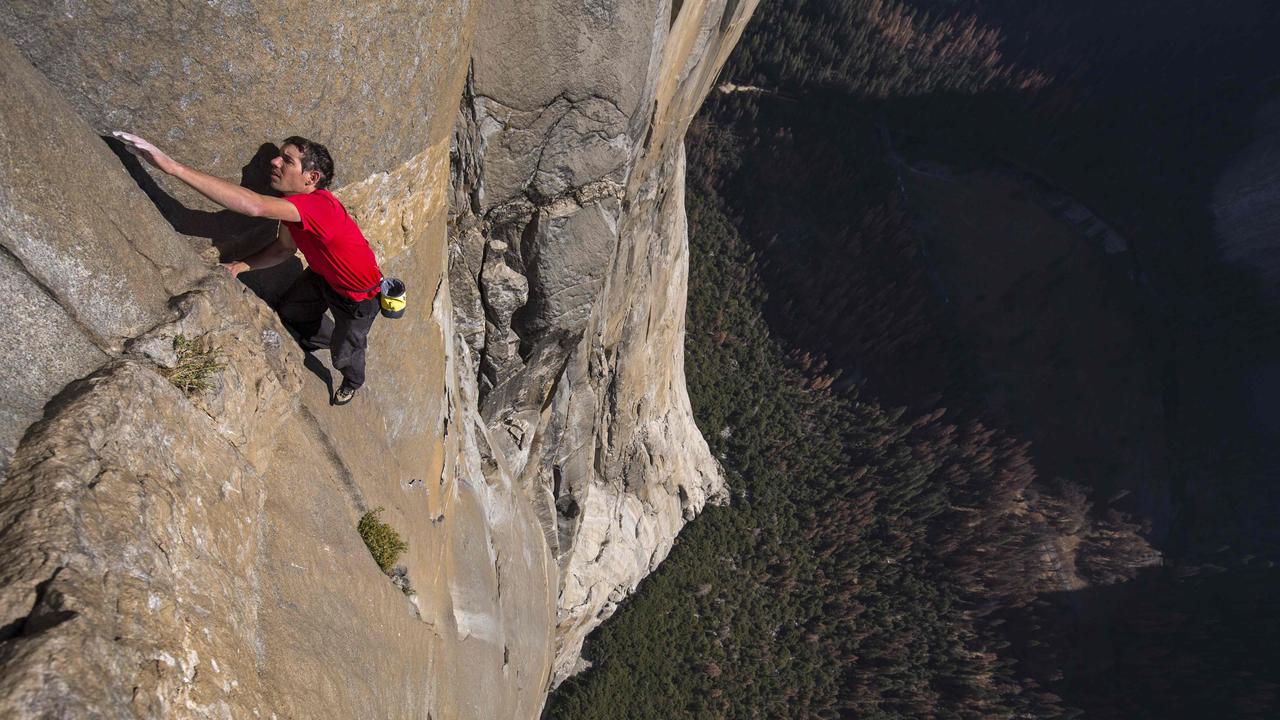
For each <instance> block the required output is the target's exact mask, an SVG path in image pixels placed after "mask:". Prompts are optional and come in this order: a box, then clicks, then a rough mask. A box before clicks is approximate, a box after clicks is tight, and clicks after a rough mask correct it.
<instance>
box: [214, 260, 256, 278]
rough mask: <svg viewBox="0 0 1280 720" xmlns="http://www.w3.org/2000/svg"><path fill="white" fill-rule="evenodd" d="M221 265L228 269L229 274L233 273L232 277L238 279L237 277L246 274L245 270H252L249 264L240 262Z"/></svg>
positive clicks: (233, 261) (235, 261)
mask: <svg viewBox="0 0 1280 720" xmlns="http://www.w3.org/2000/svg"><path fill="white" fill-rule="evenodd" d="M220 264H221V265H222V267H224V268H226V269H227V272H229V273H231V277H236V276H237V275H239V274H240V273H242V272H244V271H245V270H249V269H250V267H249V265H248V264H247V263H244V262H241V261H239V260H232V261H231V262H226V263H220Z"/></svg>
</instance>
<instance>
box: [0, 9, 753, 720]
mask: <svg viewBox="0 0 1280 720" xmlns="http://www.w3.org/2000/svg"><path fill="white" fill-rule="evenodd" d="M754 4H755V3H754V2H751V1H750V0H744V1H743V2H736V1H734V0H707V1H705V2H696V1H693V0H686V1H685V2H682V3H678V4H677V6H676V8H675V9H673V6H672V4H671V3H670V2H669V1H668V0H662V1H659V0H643V1H642V2H637V3H627V2H613V1H612V0H603V1H600V0H593V1H592V2H588V3H585V4H584V3H577V2H568V1H567V0H546V1H545V2H543V1H541V0H540V1H539V2H536V3H523V2H521V3H517V2H512V1H511V0H492V1H491V2H484V3H478V2H472V1H470V0H417V1H414V2H408V1H403V0H402V1H399V2H390V3H371V2H369V3H366V2H358V3H338V4H328V5H324V6H317V5H315V4H313V3H298V2H289V1H287V0H243V1H238V2H217V3H175V2H172V1H171V0H165V1H161V0H152V1H150V2H116V1H113V0H84V1H83V2H76V3H70V4H66V3H63V4H56V5H51V4H48V3H42V2H28V1H26V0H15V1H14V2H8V3H5V4H3V5H2V6H0V31H3V33H4V34H5V35H7V36H8V39H9V40H11V41H12V45H11V44H10V43H9V41H8V40H4V39H0V78H2V80H3V83H4V87H5V90H6V93H5V96H4V98H3V99H0V114H2V119H3V124H0V154H2V155H0V160H2V162H0V219H3V220H4V223H3V227H0V245H2V246H3V251H2V252H0V283H2V284H3V285H4V286H5V288H6V289H8V290H9V294H8V296H9V297H10V298H11V302H10V304H9V305H7V306H6V307H5V308H4V309H3V310H0V314H2V315H3V318H2V321H0V335H2V336H3V339H4V342H3V344H2V345H0V357H2V358H3V359H4V360H5V362H4V363H3V367H4V370H3V372H4V373H7V375H5V377H4V379H5V382H6V384H7V386H9V387H10V388H12V391H11V392H10V394H9V395H8V397H7V398H6V402H5V403H4V404H3V406H0V448H2V449H3V453H2V454H0V469H3V470H4V476H3V479H0V581H2V582H0V612H2V613H3V615H2V616H0V715H3V716H5V717H14V718H24V717H30V718H35V717H94V716H103V717H199V718H204V717H217V718H224V717H236V718H239V717H272V716H275V717H343V718H345V717H387V718H394V717H417V718H421V717H437V718H445V717H447V718H495V717H502V718H507V717H535V716H536V715H537V714H538V712H539V710H540V708H541V705H542V702H543V700H544V698H545V693H546V690H547V689H548V687H550V686H551V685H553V684H554V683H555V682H558V681H559V680H560V679H562V678H563V677H565V676H566V675H567V674H569V673H570V672H572V671H573V670H574V669H575V668H576V667H577V657H578V652H579V649H580V647H581V644H582V640H583V637H584V636H585V635H586V633H587V632H589V631H590V629H591V628H593V627H595V626H596V625H597V624H598V623H599V622H601V621H602V620H603V619H604V618H605V617H607V616H608V615H609V614H610V613H611V612H612V611H613V609H614V608H615V607H616V605H617V603H618V602H619V601H620V600H621V599H622V597H624V596H625V595H626V594H627V593H629V592H631V591H632V590H633V589H634V588H635V586H636V584H637V583H638V582H639V581H640V579H641V578H642V577H643V576H644V574H645V573H647V572H649V571H650V570H651V569H652V568H653V567H654V566H655V565H656V564H657V563H659V562H660V561H661V560H662V558H663V557H665V555H666V554H667V552H668V551H669V550H670V547H671V543H672V541H673V539H674V537H675V535H676V533H677V532H678V531H679V529H680V527H681V526H682V525H683V523H684V522H685V521H687V520H688V519H689V518H691V517H692V516H693V515H694V514H696V513H697V512H698V511H699V510H700V509H701V508H702V507H703V505H704V504H705V503H706V502H707V501H709V500H711V499H714V498H716V497H718V496H719V495H720V494H721V493H722V492H723V481H722V479H721V477H720V474H719V470H718V468H717V466H716V464H715V462H714V460H713V459H712V458H711V457H710V456H709V454H708V452H707V448H706V444H705V443H704V442H703V441H702V439H701V437H700V436H699V434H698V432H697V429H696V428H695V427H694V425H693V421H692V416H691V413H690V410H689V405H688V399H687V395H686V393H685V389H684V376H683V367H682V357H683V350H682V345H683V323H684V296H685V283H686V268H687V258H686V256H685V253H686V248H687V244H686V242H685V227H684V214H683V194H682V192H683V155H682V149H681V138H682V136H683V132H684V129H685V127H686V125H687V123H688V120H689V119H690V118H691V117H692V115H693V113H694V112H695V111H696V107H697V104H698V103H699V102H700V101H701V98H702V97H703V96H704V95H705V93H706V91H707V90H708V89H709V87H710V84H711V81H712V80H713V78H714V76H715V74H716V72H717V71H718V68H719V67H720V64H721V63H722V62H723V60H724V58H725V56H726V55H727V53H728V51H729V49H730V48H731V46H732V44H733V42H734V41H735V40H736V38H737V36H738V34H739V33H740V31H741V26H742V24H743V22H744V21H745V19H746V17H747V16H748V15H749V14H750V12H751V10H752V8H753V7H754ZM460 105H461V112H459V106H460ZM113 129H129V130H132V131H135V132H138V133H139V134H141V135H143V136H144V137H149V138H150V139H153V140H154V141H156V142H157V143H158V144H159V145H160V146H161V147H162V148H164V149H166V150H168V151H169V152H171V154H173V155H174V156H175V157H177V158H178V159H179V160H182V161H184V162H187V163H188V164H191V165H193V166H195V167H198V168H200V169H203V170H206V171H210V172H212V173H213V174H215V175H218V176H221V177H225V178H229V179H238V180H239V181H240V182H241V184H243V185H245V186H246V187H251V188H260V187H261V183H262V182H263V176H262V170H263V167H264V163H265V161H266V160H268V159H269V158H270V157H271V152H272V149H271V147H270V146H269V145H264V143H268V142H270V141H273V140H274V141H278V140H279V139H280V138H282V137H283V136H286V135H290V134H302V135H306V136H310V137H312V138H314V139H317V140H320V141H322V142H325V143H326V144H328V145H329V146H330V148H331V150H332V151H333V153H334V155H335V158H336V160H337V165H338V178H337V185H338V187H337V188H336V192H337V194H338V195H339V196H340V197H341V198H342V199H343V201H344V203H345V204H346V205H347V207H348V209H349V210H350V211H351V212H352V214H353V215H354V216H355V217H356V219H357V220H358V221H359V223H360V224H361V226H362V228H364V230H365V232H366V235H367V236H368V237H369V238H370V240H371V242H372V243H373V245H374V248H375V252H376V253H377V255H378V258H379V262H380V263H381V265H382V267H383V269H384V271H386V272H387V273H388V274H392V275H397V276H399V277H402V278H404V279H405V280H406V281H407V282H408V285H409V287H410V298H411V310H410V313H409V314H408V315H407V316H406V317H405V318H404V319H402V320H398V321H395V322H389V321H379V323H378V324H377V325H375V330H374V333H373V337H372V340H371V349H370V381H369V383H368V384H367V385H366V389H365V390H364V391H362V393H361V395H360V396H359V397H358V399H357V401H356V402H355V403H353V404H352V405H351V406H348V407H345V408H334V407H331V406H329V404H328V392H329V389H328V388H327V387H326V380H325V378H326V377H328V378H329V381H330V382H331V381H332V377H331V374H330V373H329V371H328V368H327V367H325V365H324V363H323V360H324V359H325V357H326V356H325V355H324V354H323V353H321V354H320V356H319V357H318V358H304V356H303V354H302V353H301V352H300V351H299V350H298V349H297V348H296V346H295V345H294V344H293V343H292V342H291V341H290V339H289V337H288V335H287V333H286V332H285V330H284V328H283V327H282V326H281V325H280V324H279V322H278V320H277V319H276V317H275V316H274V314H273V313H272V312H271V310H270V308H269V307H268V305H267V304H265V303H264V300H266V301H269V300H270V299H271V298H272V297H274V296H275V294H276V293H278V292H279V290H280V288H281V287H283V283H287V282H288V281H289V279H290V277H291V276H292V275H293V274H296V273H297V272H298V271H299V269H300V268H299V266H298V265H297V264H296V263H294V264H292V265H291V266H282V267H281V268H279V269H277V270H273V271H264V272H262V273H253V274H250V275H248V276H245V277H244V280H245V283H243V284H242V283H239V282H236V281H233V280H232V279H230V278H229V277H228V276H226V274H225V273H224V272H223V271H221V270H220V269H219V268H217V266H216V265H215V264H214V261H215V260H216V259H218V258H221V259H228V258H231V257H244V256H246V255H248V254H251V253H252V252H255V251H256V250H257V249H259V248H260V247H262V246H263V245H264V244H265V243H266V242H269V241H270V238H271V237H272V235H273V232H274V227H273V226H272V225H271V224H270V223H264V222H260V221H252V220H246V219H244V218H240V217H238V216H235V215H234V214H232V213H227V212H225V211H219V210H218V209H217V208H215V207H212V206H210V205H209V204H208V203H207V202H205V201H204V200H203V199H202V198H199V197H198V196H196V195H195V194H193V193H191V192H190V191H189V190H187V189H186V188H184V187H182V186H180V185H177V184H175V183H173V182H171V181H170V180H169V179H168V178H165V177H159V176H156V175H155V174H153V173H149V172H148V171H147V170H145V169H143V168H141V167H140V166H138V165H137V164H136V162H132V161H131V159H130V158H128V157H117V156H116V155H113V154H112V152H111V150H110V149H109V147H108V146H107V144H105V143H104V142H103V141H102V139H101V138H100V137H98V136H99V135H104V134H106V133H107V132H109V131H110V130H113ZM246 285H248V287H247V288H246ZM250 290H252V291H253V292H250ZM255 295H256V296H255ZM178 337H182V338H184V339H187V340H191V341H194V342H195V343H196V344H197V345H199V346H201V347H204V348H208V349H211V350H214V351H216V353H217V356H218V359H219V363H220V367H219V368H218V370H217V371H216V372H215V373H214V374H213V375H212V376H211V377H210V384H211V387H210V389H209V390H208V391H207V392H203V393H195V394H191V395H187V394H184V393H182V392H181V391H179V390H178V389H177V388H175V387H174V386H173V385H172V384H170V383H169V382H166V380H165V375H166V373H167V372H168V371H169V369H171V368H172V367H173V366H174V364H175V363H176V362H177V360H178V358H177V354H176V352H175V349H174V348H175V344H174V343H175V339H176V338H178ZM377 507H382V508H384V513H383V517H384V519H385V520H387V521H389V522H390V523H391V524H392V525H393V526H395V527H396V528H398V529H399V530H400V532H401V533H402V534H403V535H404V537H405V539H407V540H408V543H409V551H408V552H407V553H406V555H405V557H404V558H403V559H402V563H403V566H404V568H405V571H406V572H407V575H408V578H409V582H410V583H411V584H412V585H413V587H414V588H415V590H416V591H417V592H416V595H413V596H411V597H410V596H406V595H405V594H403V593H402V592H401V591H400V590H399V589H398V588H397V587H396V586H395V585H393V584H392V583H391V581H390V580H389V579H388V578H387V577H386V576H385V575H383V574H382V573H381V572H380V571H379V569H378V568H377V566H376V565H375V564H374V563H373V561H372V560H371V558H370V557H369V555H368V553H367V551H366V550H365V548H364V547H363V545H362V543H361V541H360V539H359V537H358V536H357V535H356V533H355V530H354V529H355V525H356V523H357V521H358V519H359V518H360V516H361V515H362V514H363V513H364V512H365V511H367V510H370V509H373V508H377ZM557 599H558V606H557ZM557 607H558V609H557ZM477 687H484V688H486V691H485V692H476V691H475V690H476V688H477Z"/></svg>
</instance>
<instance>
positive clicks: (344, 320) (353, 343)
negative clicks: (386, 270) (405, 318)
mask: <svg viewBox="0 0 1280 720" xmlns="http://www.w3.org/2000/svg"><path fill="white" fill-rule="evenodd" d="M326 297H327V299H328V301H329V309H330V310H331V311H332V312H333V319H334V327H333V341H332V343H331V344H330V347H329V353H330V354H329V358H330V364H332V365H333V369H334V370H337V371H338V372H341V373H342V385H343V386H344V387H346V388H347V389H349V390H352V391H355V390H359V389H360V386H361V385H364V356H365V348H366V347H367V346H368V343H369V330H370V329H371V328H372V327H373V321H374V319H376V318H377V317H378V299H377V298H376V297H373V298H369V299H368V300H361V301H360V302H352V301H350V300H347V299H346V298H341V297H338V296H337V295H336V294H335V293H333V291H331V290H330V291H328V292H327V293H326Z"/></svg>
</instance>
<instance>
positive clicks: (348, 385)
mask: <svg viewBox="0 0 1280 720" xmlns="http://www.w3.org/2000/svg"><path fill="white" fill-rule="evenodd" d="M114 135H115V137H116V138H117V139H119V140H120V141H121V142H122V143H124V144H125V146H126V147H127V148H128V149H129V151H130V152H132V153H133V154H135V155H138V156H139V157H141V158H143V159H144V160H146V161H147V162H148V163H150V164H151V165H153V166H155V167H156V168H157V169H159V170H160V171H162V172H165V173H167V174H169V175H172V176H173V177H175V178H177V179H178V180H181V181H182V182H184V183H186V184H187V185H190V186H191V187H192V188H193V189H194V190H196V191H197V192H199V193H200V194H201V195H204V196H205V197H207V198H209V199H210V200H212V201H214V202H215V203H218V204H219V205H221V206H223V207H225V208H227V209H228V210H233V211H235V212H238V213H243V214H245V215H249V216H252V217H263V218H271V219H273V220H279V221H280V229H279V231H278V232H277V234H276V239H275V241H274V242H273V243H272V244H271V245H268V246H267V247H266V248H265V249H264V250H262V251H261V252H258V253H256V254H254V255H250V256H249V257H247V258H245V259H243V260H235V261H232V262H227V263H222V266H223V267H225V268H226V269H227V271H228V272H230V273H231V276H232V277H235V276H237V275H239V274H240V273H242V272H246V271H249V270H261V269H263V268H269V267H272V266H274V265H279V264H280V263H282V262H284V261H285V260H288V259H289V258H291V257H293V256H294V253H296V252H297V251H299V250H301V251H302V256H303V257H304V258H305V259H306V261H307V269H306V270H305V271H304V272H303V273H302V275H301V276H300V277H299V278H298V279H297V281H296V282H294V283H293V285H292V286H291V287H290V288H289V289H288V290H287V291H286V292H285V294H284V295H283V296H282V297H281V299H280V300H279V302H277V303H276V307H275V310H276V312H277V313H278V314H279V315H280V319H281V320H282V321H283V322H284V324H285V326H286V327H288V328H289V330H290V332H292V333H294V334H295V337H297V339H298V343H299V344H300V345H301V346H302V348H303V349H304V350H307V351H312V350H319V349H324V348H328V350H329V353H330V358H331V364H332V365H333V368H334V369H335V370H337V371H339V372H341V373H342V384H341V385H339V386H338V389H337V390H336V391H334V394H333V404H335V405H345V404H347V403H349V402H351V399H352V398H353V397H354V396H355V394H356V391H357V390H359V389H360V386H362V385H363V384H364V381H365V375H364V369H365V368H364V365H365V348H366V346H367V344H368V339H369V329H370V328H371V327H372V326H373V321H374V319H375V318H376V317H377V316H378V309H379V306H378V290H379V288H380V287H381V283H382V272H381V270H379V269H378V262H377V260H376V259H375V258H374V255H373V249H372V248H370V247H369V242H368V241H367V240H365V237H364V234H363V233H361V232H360V228H359V227H357V226H356V223H355V220H353V219H352V218H351V215H350V214H349V213H348V212H347V210H346V208H344V207H343V206H342V203H341V202H339V201H338V198H336V197H334V195H333V193H331V192H329V191H328V190H327V189H326V188H327V187H328V186H329V183H330V182H331V181H332V180H333V158H332V157H331V156H330V155H329V151H328V149H326V148H325V146H323V145H321V144H319V143H316V142H312V141H310V140H308V139H306V138H302V137H296V136H295V137H290V138H286V139H285V141H284V142H283V143H282V145H281V148H280V154H279V155H278V156H277V157H276V158H275V159H273V160H272V161H271V188H272V189H273V190H276V191H277V192H279V193H280V194H281V195H282V196H283V197H274V196H271V195H262V194H260V193H256V192H254V191H252V190H249V189H248V188H244V187H241V186H239V185H236V184H233V183H230V182H227V181H225V180H221V179H218V178H216V177H213V176H212V175H207V174H205V173H202V172H200V171H199V170H195V169H193V168H189V167H187V166H185V165H183V164H182V163H179V162H177V161H176V160H174V159H173V158H171V157H169V156H168V155H166V154H165V153H164V152H162V151H161V150H160V149H159V148H157V147H156V146H155V145H152V144H151V143H149V142H147V141H146V140H143V139H142V138H140V137H138V136H136V135H132V134H130V133H124V132H117V133H114ZM326 309H327V310H328V311H329V312H330V313H332V315H333V320H332V321H330V320H329V318H328V317H326V316H325V310H326Z"/></svg>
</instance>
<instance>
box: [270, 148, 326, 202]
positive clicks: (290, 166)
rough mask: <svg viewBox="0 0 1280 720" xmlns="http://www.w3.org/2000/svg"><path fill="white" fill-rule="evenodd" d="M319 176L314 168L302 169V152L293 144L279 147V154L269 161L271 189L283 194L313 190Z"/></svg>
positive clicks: (295, 193)
mask: <svg viewBox="0 0 1280 720" xmlns="http://www.w3.org/2000/svg"><path fill="white" fill-rule="evenodd" d="M319 177H320V173H318V172H316V171H315V170H303V169H302V153H301V152H300V151H299V150H298V148H297V147H295V146H293V145H285V146H284V147H282V148H280V154H279V155H278V156H277V157H276V159H274V160H272V161H271V189H272V190H278V191H279V192H282V193H284V194H285V195H298V194H301V193H309V192H311V191H312V190H315V189H316V180H317V179H318V178H319Z"/></svg>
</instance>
